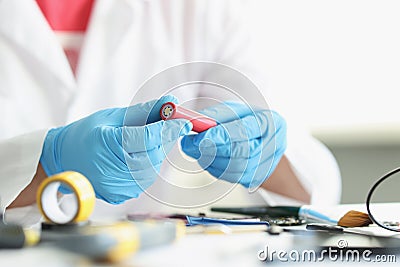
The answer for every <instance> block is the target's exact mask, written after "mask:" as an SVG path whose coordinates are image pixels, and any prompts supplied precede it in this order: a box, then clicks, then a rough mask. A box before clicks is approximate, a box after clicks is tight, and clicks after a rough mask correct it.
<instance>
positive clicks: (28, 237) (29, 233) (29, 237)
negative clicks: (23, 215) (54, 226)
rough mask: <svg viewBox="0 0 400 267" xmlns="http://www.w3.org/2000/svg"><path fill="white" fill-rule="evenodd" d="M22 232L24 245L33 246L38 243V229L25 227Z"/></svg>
mask: <svg viewBox="0 0 400 267" xmlns="http://www.w3.org/2000/svg"><path fill="white" fill-rule="evenodd" d="M24 234H25V242H24V245H25V246H34V245H36V244H37V243H39V240H40V234H39V232H38V231H36V230H32V229H25V230H24Z"/></svg>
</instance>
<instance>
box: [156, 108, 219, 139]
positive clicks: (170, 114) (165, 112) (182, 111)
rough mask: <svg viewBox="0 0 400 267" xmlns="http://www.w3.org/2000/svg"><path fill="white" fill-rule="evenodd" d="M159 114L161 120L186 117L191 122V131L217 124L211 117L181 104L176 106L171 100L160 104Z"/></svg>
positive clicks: (199, 130)
mask: <svg viewBox="0 0 400 267" xmlns="http://www.w3.org/2000/svg"><path fill="white" fill-rule="evenodd" d="M160 116H161V118H162V119H163V120H170V119H187V120H189V121H190V122H191V123H192V124H193V131H195V132H198V133H200V132H203V131H205V130H208V129H210V128H211V127H214V126H217V122H216V121H215V120H214V119H213V118H210V117H208V116H206V115H203V114H201V113H198V112H196V111H193V110H190V109H187V108H184V107H182V106H177V105H175V104H174V103H172V102H167V103H165V104H164V105H162V107H161V109H160Z"/></svg>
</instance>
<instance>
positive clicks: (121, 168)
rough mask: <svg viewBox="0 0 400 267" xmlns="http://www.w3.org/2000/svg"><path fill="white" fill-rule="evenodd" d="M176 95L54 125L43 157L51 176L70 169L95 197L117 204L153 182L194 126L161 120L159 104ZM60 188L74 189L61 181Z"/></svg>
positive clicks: (47, 139) (46, 139)
mask: <svg viewBox="0 0 400 267" xmlns="http://www.w3.org/2000/svg"><path fill="white" fill-rule="evenodd" d="M171 101H172V102H175V103H177V99H176V98H175V97H173V96H163V97H161V98H160V99H157V100H152V101H149V102H146V103H141V104H137V105H134V106H130V107H127V108H112V109H105V110H100V111H97V112H95V113H93V114H92V115H89V116H87V117H85V118H82V119H80V120H78V121H76V122H73V123H71V124H69V125H66V126H63V127H58V128H54V129H51V130H50V131H49V132H48V134H47V136H46V138H45V141H44V145H43V150H42V155H41V158H40V162H41V164H42V167H43V169H44V170H45V172H46V174H47V175H49V176H50V175H54V174H56V173H60V172H63V171H67V170H72V171H77V172H80V173H82V174H83V175H85V176H86V177H87V178H88V179H89V181H90V183H91V184H92V185H93V188H94V190H95V193H96V197H97V198H99V199H102V200H104V201H106V202H108V203H112V204H119V203H123V202H124V201H126V200H128V199H131V198H136V197H138V196H139V194H141V193H142V192H143V191H144V190H146V188H148V187H149V186H151V185H152V184H153V183H154V182H155V180H156V178H157V176H158V173H159V172H160V167H161V164H162V163H163V161H164V159H165V157H166V155H167V154H168V153H169V151H170V150H171V149H172V147H173V146H174V144H175V143H176V141H177V140H178V139H179V137H180V136H182V135H185V134H187V133H188V132H189V131H190V130H191V129H192V125H191V123H189V122H188V121H186V120H182V119H181V120H170V121H163V120H161V118H160V114H159V112H160V108H161V106H162V105H163V104H164V103H166V102H171ZM60 191H61V192H62V193H70V192H71V190H69V189H68V188H66V187H65V186H62V187H61V188H60Z"/></svg>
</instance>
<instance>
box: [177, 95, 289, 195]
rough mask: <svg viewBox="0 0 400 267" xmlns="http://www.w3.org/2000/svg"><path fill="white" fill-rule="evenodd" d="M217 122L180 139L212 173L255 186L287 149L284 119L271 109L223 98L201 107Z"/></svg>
mask: <svg viewBox="0 0 400 267" xmlns="http://www.w3.org/2000/svg"><path fill="white" fill-rule="evenodd" d="M200 113H203V114H205V115H207V116H209V117H212V118H214V119H216V120H217V122H218V125H217V126H216V127H213V128H210V129H208V130H207V131H205V132H202V133H199V134H197V135H187V136H185V137H184V138H183V139H182V142H181V145H182V149H183V151H184V152H185V153H186V154H187V155H189V156H191V157H193V158H195V159H197V160H198V162H199V164H200V166H201V167H202V168H204V169H205V170H207V171H208V172H209V173H210V174H212V175H213V176H214V177H216V178H219V179H223V180H226V181H228V182H231V183H238V182H239V183H240V184H242V185H244V186H245V187H248V188H252V189H256V188H257V187H259V186H260V185H261V184H262V183H263V182H264V181H265V180H266V179H267V178H268V177H269V176H270V175H271V173H272V172H273V171H274V170H275V168H276V166H277V164H278V162H279V161H280V159H281V157H282V155H283V153H284V151H285V149H286V123H285V121H284V119H283V118H282V117H281V116H280V115H279V114H277V113H276V112H274V111H271V110H261V109H255V108H254V109H253V108H251V107H249V106H247V105H244V104H241V103H237V102H225V103H223V104H219V105H216V106H213V107H210V108H207V109H205V110H202V111H200Z"/></svg>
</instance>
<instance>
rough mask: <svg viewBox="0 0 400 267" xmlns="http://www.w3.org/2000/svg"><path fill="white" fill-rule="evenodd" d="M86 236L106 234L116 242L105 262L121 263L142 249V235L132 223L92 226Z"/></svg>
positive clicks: (105, 257) (105, 256)
mask: <svg viewBox="0 0 400 267" xmlns="http://www.w3.org/2000/svg"><path fill="white" fill-rule="evenodd" d="M86 234H106V235H109V236H111V237H112V238H114V239H115V240H116V245H115V246H114V247H113V248H112V249H110V250H109V251H108V252H107V254H106V255H104V258H103V260H106V261H109V262H119V261H121V260H124V259H126V258H128V257H129V256H131V255H132V254H133V253H135V252H136V251H137V250H138V249H139V247H140V233H139V230H138V229H137V227H136V226H135V225H134V224H133V223H131V222H117V223H113V224H111V225H101V226H91V227H90V228H88V230H87V232H86Z"/></svg>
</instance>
